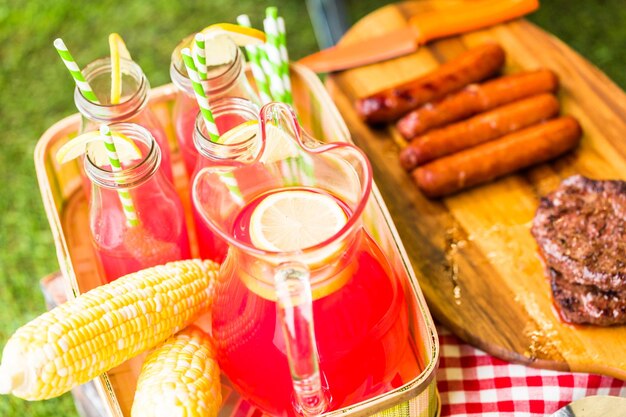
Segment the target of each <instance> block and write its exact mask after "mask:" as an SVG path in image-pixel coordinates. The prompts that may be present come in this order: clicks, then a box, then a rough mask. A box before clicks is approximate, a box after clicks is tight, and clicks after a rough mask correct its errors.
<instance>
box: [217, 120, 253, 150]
mask: <svg viewBox="0 0 626 417" xmlns="http://www.w3.org/2000/svg"><path fill="white" fill-rule="evenodd" d="M258 133H259V122H258V121H256V120H248V121H247V122H244V123H242V124H240V125H237V126H235V127H233V128H232V129H230V130H229V131H227V132H226V133H224V134H223V135H222V136H221V137H220V143H223V144H224V145H232V144H235V143H241V142H245V141H246V140H248V139H251V138H253V137H254V136H256V135H257V134H258Z"/></svg>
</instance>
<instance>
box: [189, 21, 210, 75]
mask: <svg viewBox="0 0 626 417" xmlns="http://www.w3.org/2000/svg"><path fill="white" fill-rule="evenodd" d="M194 40H195V43H194V47H193V51H192V52H193V61H194V63H195V64H196V67H197V68H198V75H199V76H200V79H202V80H206V79H207V74H206V49H205V42H204V34H202V33H196V36H195V37H194Z"/></svg>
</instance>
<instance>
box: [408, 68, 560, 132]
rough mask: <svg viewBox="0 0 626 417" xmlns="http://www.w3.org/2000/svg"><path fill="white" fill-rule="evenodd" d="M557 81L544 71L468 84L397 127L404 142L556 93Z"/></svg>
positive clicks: (547, 71) (410, 116)
mask: <svg viewBox="0 0 626 417" xmlns="http://www.w3.org/2000/svg"><path fill="white" fill-rule="evenodd" d="M558 86H559V80H558V78H557V76H556V74H554V72H552V71H550V70H547V69H543V70H537V71H530V72H522V73H517V74H513V75H506V76H502V77H498V78H496V79H494V80H491V81H487V82H485V83H483V84H471V85H468V86H467V87H465V88H464V89H463V90H461V91H459V92H458V93H454V94H450V95H449V96H447V97H445V98H444V99H442V100H440V101H438V102H435V103H432V104H431V103H426V104H425V105H423V106H422V107H420V108H418V109H415V110H413V111H412V112H410V113H409V114H407V115H406V116H404V117H403V118H402V119H400V120H398V122H397V123H396V127H397V128H398V131H400V134H401V135H402V136H404V138H405V139H411V138H414V137H416V136H418V135H421V134H422V133H424V132H426V131H428V130H429V129H433V128H436V127H439V126H443V125H446V124H448V123H452V122H456V121H457V120H463V119H465V118H466V117H470V116H472V115H474V114H477V113H481V112H484V111H487V110H491V109H493V108H495V107H498V106H502V105H503V104H507V103H511V102H513V101H516V100H520V99H522V98H525V97H530V96H534V95H536V94H540V93H550V92H555V91H556V90H557V88H558Z"/></svg>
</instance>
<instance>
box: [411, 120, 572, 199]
mask: <svg viewBox="0 0 626 417" xmlns="http://www.w3.org/2000/svg"><path fill="white" fill-rule="evenodd" d="M581 134H582V131H581V128H580V125H579V124H578V122H577V121H576V119H574V118H573V117H571V116H565V117H560V118H558V119H554V120H550V121H547V122H545V123H541V124H538V125H535V126H531V127H529V128H526V129H524V130H520V131H518V132H515V133H511V134H509V135H506V136H503V137H502V138H500V139H497V140H494V141H491V142H487V143H484V144H482V145H479V146H476V147H473V148H470V149H466V150H464V151H461V152H458V153H455V154H452V155H449V156H446V157H443V158H441V159H437V160H435V161H433V162H431V163H429V164H426V165H423V166H421V167H419V168H417V169H415V170H414V171H413V172H412V176H413V179H414V180H415V182H416V183H417V186H418V187H419V188H420V189H421V190H422V192H424V194H426V195H427V196H428V197H440V196H443V195H447V194H452V193H454V192H457V191H459V190H462V189H463V188H467V187H471V186H473V185H477V184H482V183H484V182H487V181H491V180H493V179H495V178H498V177H501V176H503V175H506V174H509V173H511V172H514V171H517V170H518V169H522V168H526V167H528V166H530V165H533V164H537V163H540V162H545V161H547V160H549V159H552V158H555V157H557V156H559V155H561V154H563V153H565V152H567V151H568V150H570V149H572V148H573V147H574V146H576V144H577V143H578V141H579V139H580V136H581Z"/></svg>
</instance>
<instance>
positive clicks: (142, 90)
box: [74, 58, 174, 183]
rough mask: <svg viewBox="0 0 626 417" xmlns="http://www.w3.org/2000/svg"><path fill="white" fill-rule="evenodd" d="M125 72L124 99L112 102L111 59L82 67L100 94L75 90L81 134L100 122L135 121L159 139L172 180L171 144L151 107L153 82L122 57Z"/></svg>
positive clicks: (165, 166) (95, 126)
mask: <svg viewBox="0 0 626 417" xmlns="http://www.w3.org/2000/svg"><path fill="white" fill-rule="evenodd" d="M120 71H121V74H122V80H121V81H122V83H121V86H122V92H121V100H120V102H119V103H118V104H112V103H111V60H110V59H109V58H102V59H98V60H96V61H94V62H92V63H90V64H89V65H87V66H86V67H85V68H84V70H83V75H84V76H85V79H86V80H87V82H88V83H89V85H90V86H91V89H92V90H93V92H94V93H95V95H96V97H98V103H94V102H93V101H90V100H88V99H87V98H86V97H85V96H84V95H83V93H82V92H81V91H80V90H79V89H78V88H75V89H74V103H75V104H76V108H78V111H79V112H80V114H81V115H82V116H83V117H82V123H81V133H84V132H88V131H92V130H97V129H98V126H99V125H101V124H110V123H120V122H128V123H136V124H138V125H140V126H142V127H144V128H145V129H147V130H148V131H149V132H150V134H151V135H152V137H154V139H155V140H156V143H157V144H158V146H159V149H160V152H161V164H162V165H163V171H164V173H165V176H166V177H167V178H168V180H169V181H171V182H172V183H173V181H174V177H173V175H172V164H171V157H170V146H169V143H168V141H167V135H166V134H165V130H164V129H163V127H162V125H161V123H160V122H159V119H158V118H157V117H156V115H155V114H154V112H153V111H152V110H151V109H150V107H149V106H148V99H149V98H150V83H149V82H148V79H147V78H146V76H145V74H144V73H143V71H142V70H141V67H140V66H139V65H138V64H137V63H136V62H134V61H132V60H128V59H125V58H120Z"/></svg>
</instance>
